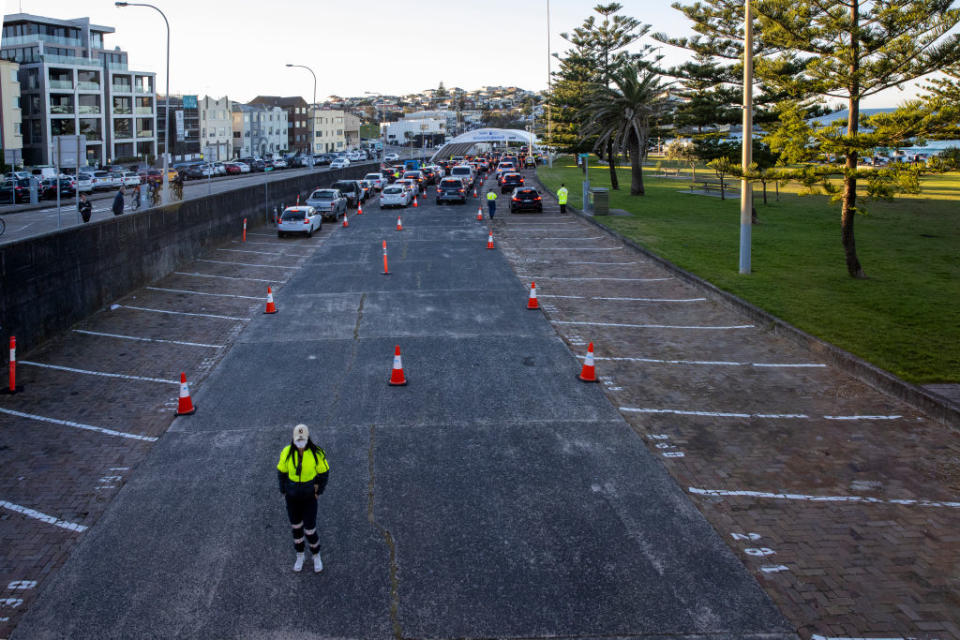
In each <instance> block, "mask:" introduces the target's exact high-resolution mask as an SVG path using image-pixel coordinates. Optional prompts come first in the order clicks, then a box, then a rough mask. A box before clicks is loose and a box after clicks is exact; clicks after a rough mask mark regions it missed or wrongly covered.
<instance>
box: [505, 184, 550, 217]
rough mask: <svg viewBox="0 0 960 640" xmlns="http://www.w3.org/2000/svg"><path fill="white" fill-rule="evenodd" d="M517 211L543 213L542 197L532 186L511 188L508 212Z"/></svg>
mask: <svg viewBox="0 0 960 640" xmlns="http://www.w3.org/2000/svg"><path fill="white" fill-rule="evenodd" d="M517 211H536V212H538V213H543V199H542V198H541V197H540V192H539V191H537V190H536V189H534V188H533V187H520V188H518V189H514V190H513V195H512V196H511V197H510V213H516V212H517Z"/></svg>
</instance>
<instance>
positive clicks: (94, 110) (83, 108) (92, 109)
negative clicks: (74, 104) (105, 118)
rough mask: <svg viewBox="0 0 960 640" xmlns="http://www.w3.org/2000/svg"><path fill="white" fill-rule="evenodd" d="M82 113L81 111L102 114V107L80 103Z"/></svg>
mask: <svg viewBox="0 0 960 640" xmlns="http://www.w3.org/2000/svg"><path fill="white" fill-rule="evenodd" d="M80 113H81V114H84V113H86V114H94V115H100V107H98V106H89V105H80Z"/></svg>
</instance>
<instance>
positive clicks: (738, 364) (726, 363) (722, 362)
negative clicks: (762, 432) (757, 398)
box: [577, 355, 827, 368]
mask: <svg viewBox="0 0 960 640" xmlns="http://www.w3.org/2000/svg"><path fill="white" fill-rule="evenodd" d="M577 357H578V358H580V359H583V358H586V356H583V355H578V356H577ZM593 359H594V360H612V361H614V362H617V361H619V362H652V363H655V364H703V365H715V366H716V365H723V366H730V367H811V368H813V367H816V368H825V367H826V366H827V365H825V364H816V363H810V364H803V363H801V364H776V363H760V362H731V361H727V360H660V359H657V358H627V357H611V356H594V358H593Z"/></svg>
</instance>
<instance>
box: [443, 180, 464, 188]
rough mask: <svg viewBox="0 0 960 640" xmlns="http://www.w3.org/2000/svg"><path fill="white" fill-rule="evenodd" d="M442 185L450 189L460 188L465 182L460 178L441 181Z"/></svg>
mask: <svg viewBox="0 0 960 640" xmlns="http://www.w3.org/2000/svg"><path fill="white" fill-rule="evenodd" d="M440 185H441V186H444V187H448V188H450V189H459V188H460V187H461V186H462V185H463V183H462V182H460V181H459V180H444V181H443V182H441V183H440Z"/></svg>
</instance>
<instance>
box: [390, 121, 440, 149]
mask: <svg viewBox="0 0 960 640" xmlns="http://www.w3.org/2000/svg"><path fill="white" fill-rule="evenodd" d="M380 130H381V135H382V136H383V137H384V138H385V139H386V141H387V143H388V144H406V143H408V142H413V143H416V146H422V145H424V144H426V145H427V146H433V145H435V144H438V143H440V142H443V139H444V137H446V135H447V120H446V118H443V119H440V118H412V119H410V118H409V116H408V117H407V118H404V119H403V120H397V121H396V122H390V123H388V124H383V125H381V127H380Z"/></svg>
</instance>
